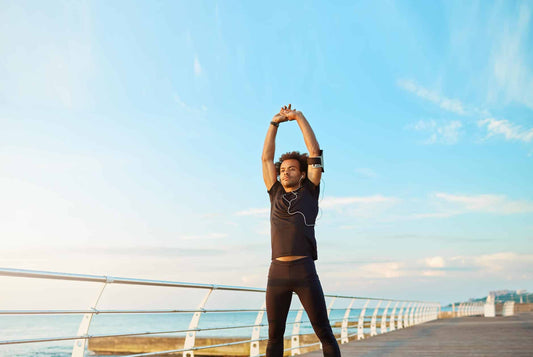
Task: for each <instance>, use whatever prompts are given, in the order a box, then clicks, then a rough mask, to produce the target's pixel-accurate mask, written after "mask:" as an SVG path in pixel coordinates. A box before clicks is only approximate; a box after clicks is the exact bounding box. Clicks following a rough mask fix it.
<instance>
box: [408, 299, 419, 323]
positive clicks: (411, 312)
mask: <svg viewBox="0 0 533 357" xmlns="http://www.w3.org/2000/svg"><path fill="white" fill-rule="evenodd" d="M416 309H418V304H414V306H413V307H412V308H411V311H410V312H409V326H414V325H415V311H416Z"/></svg>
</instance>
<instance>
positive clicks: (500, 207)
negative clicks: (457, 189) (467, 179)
mask: <svg viewBox="0 0 533 357" xmlns="http://www.w3.org/2000/svg"><path fill="white" fill-rule="evenodd" d="M435 197H436V198H437V199H439V200H442V201H444V202H447V203H451V204H453V205H455V208H457V209H458V210H457V212H462V213H466V212H481V213H497V214H514V213H528V212H533V202H529V201H518V200H510V199H509V198H507V196H505V195H491V194H484V195H453V194H449V193H436V194H435Z"/></svg>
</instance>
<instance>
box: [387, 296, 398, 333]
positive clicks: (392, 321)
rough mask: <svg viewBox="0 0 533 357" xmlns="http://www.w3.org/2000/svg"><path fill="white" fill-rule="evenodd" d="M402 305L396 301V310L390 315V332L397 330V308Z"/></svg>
mask: <svg viewBox="0 0 533 357" xmlns="http://www.w3.org/2000/svg"><path fill="white" fill-rule="evenodd" d="M399 304H400V302H399V301H396V304H395V305H394V308H393V309H392V312H391V314H390V321H389V331H394V330H396V315H395V313H396V308H397V307H398V305H399Z"/></svg>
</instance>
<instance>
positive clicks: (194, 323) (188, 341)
mask: <svg viewBox="0 0 533 357" xmlns="http://www.w3.org/2000/svg"><path fill="white" fill-rule="evenodd" d="M212 292H213V288H211V289H209V291H208V292H207V294H206V295H205V297H204V299H203V300H202V302H200V305H198V310H203V309H204V306H205V304H206V303H207V299H209V296H210V295H211V293H212ZM200 314H201V312H200V311H197V312H195V313H194V315H193V316H192V319H191V322H190V324H189V330H188V332H187V337H185V343H184V344H183V349H188V348H193V347H194V343H195V340H196V330H197V329H198V323H199V322H200ZM183 357H194V351H193V350H188V351H183Z"/></svg>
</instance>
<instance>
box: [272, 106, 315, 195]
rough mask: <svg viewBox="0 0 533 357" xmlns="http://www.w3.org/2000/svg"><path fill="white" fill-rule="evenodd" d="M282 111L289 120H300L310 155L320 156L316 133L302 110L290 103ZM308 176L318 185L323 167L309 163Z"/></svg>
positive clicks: (299, 123)
mask: <svg viewBox="0 0 533 357" xmlns="http://www.w3.org/2000/svg"><path fill="white" fill-rule="evenodd" d="M280 113H281V114H282V115H284V116H285V117H287V119H288V120H296V121H297V122H298V126H299V127H300V130H301V131H302V134H303V137H304V141H305V146H306V147H307V151H309V157H317V156H320V146H319V145H318V141H317V140H316V136H315V133H314V132H313V129H312V128H311V125H310V124H309V122H308V121H307V119H306V118H305V117H304V115H303V114H302V112H300V111H297V110H294V109H291V105H290V104H289V107H288V108H287V107H285V108H283V109H282V110H281V112H280ZM307 177H308V178H309V180H310V181H311V182H312V183H313V184H315V185H316V186H318V184H319V183H320V179H321V178H322V168H315V167H313V166H311V165H309V166H308V167H307Z"/></svg>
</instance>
